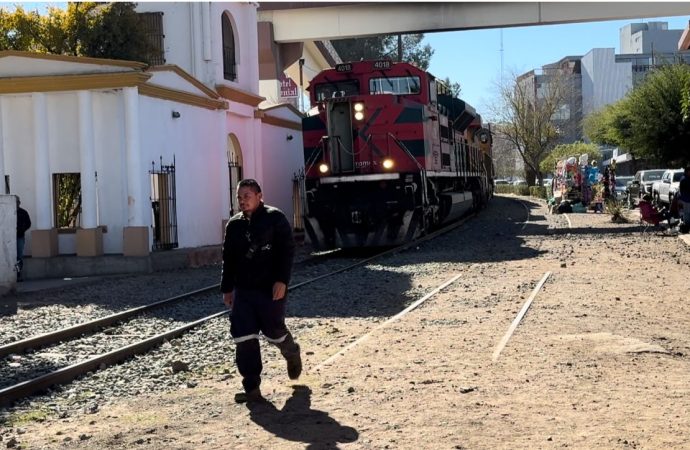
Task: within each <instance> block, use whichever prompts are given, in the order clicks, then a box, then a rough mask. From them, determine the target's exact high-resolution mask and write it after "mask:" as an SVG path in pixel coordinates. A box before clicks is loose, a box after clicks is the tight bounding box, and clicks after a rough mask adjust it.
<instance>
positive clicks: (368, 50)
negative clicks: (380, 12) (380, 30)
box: [331, 34, 434, 70]
mask: <svg viewBox="0 0 690 450" xmlns="http://www.w3.org/2000/svg"><path fill="white" fill-rule="evenodd" d="M423 39H424V35H423V34H405V35H403V36H402V50H403V51H402V60H403V61H405V62H409V63H411V64H414V65H416V66H417V67H419V68H421V69H422V70H427V69H428V68H429V62H430V61H431V56H432V55H433V54H434V50H433V49H432V48H431V45H429V44H426V45H422V40H423ZM331 43H332V44H333V47H335V49H336V51H337V52H338V55H339V56H340V59H342V60H343V61H362V60H374V59H390V60H393V61H395V60H397V59H398V35H397V34H388V35H380V36H370V37H364V38H350V39H338V40H333V41H331Z"/></svg>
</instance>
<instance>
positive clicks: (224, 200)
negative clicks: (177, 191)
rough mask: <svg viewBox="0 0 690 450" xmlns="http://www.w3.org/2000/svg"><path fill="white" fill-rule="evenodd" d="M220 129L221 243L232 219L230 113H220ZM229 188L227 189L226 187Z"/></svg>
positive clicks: (222, 111) (221, 111) (223, 111)
mask: <svg viewBox="0 0 690 450" xmlns="http://www.w3.org/2000/svg"><path fill="white" fill-rule="evenodd" d="M218 124H219V125H218V129H219V130H220V135H219V143H220V151H219V153H220V155H219V156H220V160H221V161H223V163H222V164H220V166H221V167H220V178H219V179H220V181H221V186H222V188H221V193H220V207H221V215H220V226H221V234H220V242H223V238H224V237H225V225H226V224H227V223H228V219H230V205H231V204H232V198H230V189H231V188H232V186H230V167H229V164H230V154H229V152H230V146H229V143H228V140H229V136H230V130H228V113H227V112H226V111H225V110H222V109H221V110H220V111H219V112H218ZM226 186H227V187H226Z"/></svg>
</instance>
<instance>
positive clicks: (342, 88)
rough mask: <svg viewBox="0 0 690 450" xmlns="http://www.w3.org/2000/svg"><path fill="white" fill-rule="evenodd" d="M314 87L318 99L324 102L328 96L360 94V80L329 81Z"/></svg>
mask: <svg viewBox="0 0 690 450" xmlns="http://www.w3.org/2000/svg"><path fill="white" fill-rule="evenodd" d="M314 89H315V91H314V92H315V94H316V100H317V101H319V102H322V101H324V100H326V99H328V98H338V97H350V96H352V95H357V94H359V81H357V80H342V81H329V82H328V83H322V84H317V85H316V87H315V88H314Z"/></svg>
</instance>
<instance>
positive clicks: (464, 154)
mask: <svg viewBox="0 0 690 450" xmlns="http://www.w3.org/2000/svg"><path fill="white" fill-rule="evenodd" d="M309 94H310V97H311V102H312V105H316V107H317V109H318V114H315V115H312V116H309V117H306V118H304V119H303V122H302V130H303V138H304V158H305V184H304V194H305V205H304V219H305V220H304V225H305V230H306V233H307V236H308V237H309V239H310V240H311V242H312V245H314V247H315V248H318V249H331V248H338V247H340V248H346V247H377V246H390V245H397V244H401V243H403V242H406V241H409V240H411V239H414V238H415V237H417V236H419V235H420V234H423V233H425V232H426V231H428V230H429V229H430V228H432V227H434V226H435V225H438V224H440V223H441V222H442V221H444V220H449V219H451V218H455V217H459V216H461V215H463V214H465V213H466V212H468V211H469V210H471V209H477V208H479V207H480V206H481V205H483V204H484V203H486V201H487V200H488V198H489V197H490V196H491V194H492V186H493V184H492V174H493V163H492V158H491V133H490V131H489V130H488V129H486V128H484V127H483V126H482V121H481V117H480V116H479V114H477V113H476V111H475V110H474V108H472V107H471V106H470V105H468V104H466V103H465V102H464V101H462V100H460V99H459V98H456V97H454V96H453V95H452V94H451V92H450V90H449V89H448V87H447V86H445V85H444V84H443V83H442V82H441V81H440V80H437V79H436V78H435V77H434V76H433V75H431V74H429V73H428V72H425V71H423V70H420V69H419V68H417V67H414V66H412V65H410V64H407V63H392V62H390V61H361V62H352V63H346V64H339V65H337V66H336V67H334V68H333V69H328V70H325V71H323V72H321V73H319V74H318V75H317V76H316V77H314V79H313V80H312V82H311V83H310V86H309Z"/></svg>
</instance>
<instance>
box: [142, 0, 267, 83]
mask: <svg viewBox="0 0 690 450" xmlns="http://www.w3.org/2000/svg"><path fill="white" fill-rule="evenodd" d="M203 9H206V10H207V11H208V14H209V25H210V32H207V33H206V34H204V29H203V14H204V11H203ZM137 11H138V12H159V11H160V12H163V13H164V14H163V33H164V34H165V42H164V46H165V60H166V64H176V65H178V66H180V67H181V68H182V69H184V70H185V71H186V72H188V73H190V74H192V75H193V76H194V77H196V78H197V79H199V80H200V81H201V82H202V83H204V84H205V85H206V86H208V87H211V88H213V87H214V86H215V85H216V84H227V85H229V86H235V87H238V88H240V89H243V90H246V91H249V92H254V93H258V92H259V60H258V52H259V47H258V37H257V29H256V4H255V3H252V2H139V3H138V4H137ZM224 11H227V12H229V13H230V15H231V16H232V18H233V20H232V24H233V28H234V32H235V47H236V56H237V58H236V59H237V80H236V81H234V82H233V81H228V80H225V79H224V77H223V33H222V28H221V16H222V14H223V12H224ZM206 37H208V38H209V39H210V43H208V44H206V45H209V46H210V50H211V59H210V60H207V59H205V56H204V53H205V52H204V45H205V43H204V39H205V38H206Z"/></svg>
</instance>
